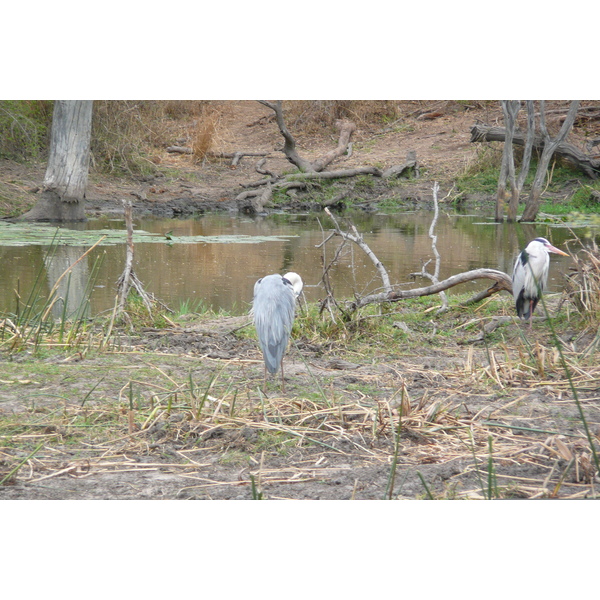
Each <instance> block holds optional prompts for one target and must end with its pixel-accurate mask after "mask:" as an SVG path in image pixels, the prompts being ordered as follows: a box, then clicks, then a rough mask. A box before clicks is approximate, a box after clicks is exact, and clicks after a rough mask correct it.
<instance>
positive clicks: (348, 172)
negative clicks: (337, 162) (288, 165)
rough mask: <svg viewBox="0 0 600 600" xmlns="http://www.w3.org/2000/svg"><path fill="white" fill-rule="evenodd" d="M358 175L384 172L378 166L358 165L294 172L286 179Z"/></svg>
mask: <svg viewBox="0 0 600 600" xmlns="http://www.w3.org/2000/svg"><path fill="white" fill-rule="evenodd" d="M357 175H375V176H376V177H381V176H382V172H381V171H380V170H379V169H378V168H377V167H356V168H355V169H342V170H340V171H322V172H321V173H316V172H310V173H292V174H291V175H288V176H287V177H286V179H287V180H288V181H296V180H298V179H342V178H343V177H356V176H357Z"/></svg>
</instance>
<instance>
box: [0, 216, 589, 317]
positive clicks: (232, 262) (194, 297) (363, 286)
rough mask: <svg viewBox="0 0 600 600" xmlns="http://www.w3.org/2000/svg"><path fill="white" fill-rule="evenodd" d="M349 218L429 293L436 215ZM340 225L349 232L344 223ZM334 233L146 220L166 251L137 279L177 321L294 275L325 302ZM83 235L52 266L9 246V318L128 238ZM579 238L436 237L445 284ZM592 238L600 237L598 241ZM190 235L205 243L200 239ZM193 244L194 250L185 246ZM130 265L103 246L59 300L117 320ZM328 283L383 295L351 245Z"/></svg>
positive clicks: (139, 255) (141, 267)
mask: <svg viewBox="0 0 600 600" xmlns="http://www.w3.org/2000/svg"><path fill="white" fill-rule="evenodd" d="M351 218H352V222H353V223H354V224H355V225H356V227H357V229H358V231H359V232H360V233H361V234H362V235H363V238H364V241H365V242H366V243H367V244H368V245H369V247H370V248H371V250H372V251H373V252H374V253H375V255H376V256H377V257H378V258H379V260H380V261H381V262H382V263H383V265H384V266H385V268H386V269H387V271H388V273H389V275H390V280H391V281H392V283H394V284H406V285H407V286H411V287H421V286H424V285H428V284H429V281H428V280H426V279H424V278H422V277H417V278H416V279H414V278H412V277H411V273H415V272H418V271H420V270H421V268H422V266H423V265H424V264H425V263H426V262H427V261H428V260H430V259H434V254H433V252H432V247H431V239H430V237H429V228H430V225H431V222H432V218H433V213H432V212H429V211H418V212H403V213H399V214H388V215H384V214H377V215H367V214H364V213H357V214H352V215H351ZM338 219H339V222H340V224H344V219H343V217H339V218H338ZM331 226H332V224H331V222H330V221H329V219H328V217H326V216H325V215H314V214H295V215H290V214H274V215H270V216H267V217H256V218H250V217H243V216H237V215H236V216H231V215H223V214H211V215H205V216H202V217H199V218H196V219H188V220H173V219H155V218H152V219H150V218H149V219H138V220H136V221H135V230H136V232H141V231H146V232H149V233H153V234H158V236H159V239H160V241H159V242H158V243H157V242H156V238H154V239H155V241H154V243H146V242H137V243H136V244H135V261H134V271H135V273H136V275H137V277H138V278H139V279H140V280H141V282H142V283H143V284H144V286H145V288H146V290H147V291H149V292H152V293H153V294H154V295H155V296H156V297H157V298H158V299H160V300H161V301H162V302H164V303H165V304H166V305H168V306H169V307H171V308H173V309H175V310H178V309H179V308H180V306H181V305H182V303H184V302H187V303H188V306H190V307H192V308H194V307H197V306H198V305H199V304H200V303H201V304H203V305H204V306H207V307H210V308H212V309H215V310H218V309H220V308H222V309H224V310H226V311H231V312H233V313H235V314H243V313H246V312H247V311H248V310H249V308H250V303H251V300H252V292H253V287H254V283H255V281H256V280H257V279H258V278H259V277H262V276H264V275H268V274H270V273H281V274H283V273H285V272H286V271H296V272H297V273H299V274H300V275H301V276H302V278H303V279H304V282H305V295H306V299H307V300H308V301H309V302H310V301H315V300H317V299H319V298H322V297H323V295H324V292H323V288H322V287H321V286H320V284H319V282H320V280H321V276H322V273H323V264H324V263H325V264H328V263H329V262H330V261H331V259H332V258H333V257H334V255H335V254H336V252H338V251H339V247H340V244H341V240H340V238H339V237H334V238H332V239H331V240H329V241H328V242H327V243H326V244H325V246H324V247H319V245H321V244H322V242H323V240H324V239H325V238H326V237H327V236H328V235H329V232H330V231H331ZM78 228H79V229H81V228H84V229H85V230H86V236H87V240H88V241H86V242H85V243H82V244H81V245H80V246H79V245H72V244H71V245H60V244H59V245H58V246H56V247H55V248H54V249H53V251H54V250H55V251H54V254H53V256H52V258H50V256H49V247H48V245H47V244H45V245H44V244H40V243H35V242H34V243H31V244H26V245H18V246H15V245H11V244H9V243H3V241H2V237H1V236H0V312H1V313H7V312H8V313H14V312H15V310H16V306H17V295H18V296H19V297H20V300H19V302H20V304H21V306H22V304H23V302H24V301H25V300H26V298H27V296H28V294H29V292H30V290H31V289H32V288H33V287H34V286H35V282H36V281H38V282H39V285H40V289H41V290H42V292H43V293H45V294H47V293H48V291H49V290H50V289H51V287H52V286H53V285H54V283H55V282H56V281H57V279H58V278H59V277H60V275H61V274H62V273H63V272H64V271H65V269H66V268H67V267H68V266H69V265H71V264H73V263H74V262H75V261H76V260H77V259H78V258H79V257H80V256H81V255H82V254H83V252H85V250H86V249H87V248H89V247H90V245H91V244H92V243H93V242H91V243H90V241H89V240H90V239H94V232H99V231H100V230H106V229H113V230H114V229H117V230H120V229H124V223H123V222H122V221H120V220H107V219H102V220H91V221H89V222H88V223H86V224H85V225H83V226H78ZM573 231H574V233H576V234H577V235H579V236H584V235H586V234H589V233H590V232H589V231H587V230H583V229H581V230H569V229H567V228H561V227H555V226H552V227H551V226H549V225H547V224H535V225H532V224H527V225H521V224H506V223H504V224H496V223H494V222H493V221H492V220H491V219H490V218H485V217H482V216H478V215H458V214H447V213H440V216H439V219H438V222H437V225H436V228H435V234H436V235H437V248H438V251H439V253H440V255H441V263H440V274H439V278H440V280H441V279H445V278H446V277H449V276H451V275H454V274H456V273H460V272H462V271H467V270H471V269H477V268H484V267H485V268H492V269H499V270H501V271H504V272H506V273H508V274H509V275H510V274H511V272H512V265H513V263H514V260H515V257H516V255H517V254H518V252H519V251H520V249H521V248H523V247H524V246H525V245H526V244H527V242H528V241H529V240H531V239H533V238H534V237H537V236H544V237H547V238H548V239H549V240H550V241H551V242H552V243H553V244H554V245H556V246H558V247H560V248H565V242H567V241H568V240H572V239H573ZM592 233H593V234H594V235H596V236H598V235H599V232H598V231H595V232H592ZM192 236H204V237H202V238H201V239H198V238H197V237H193V239H192ZM97 238H98V239H99V238H100V233H98V234H97ZM174 238H175V239H174ZM186 240H189V241H188V242H187V243H182V242H185V241H186ZM573 248H575V245H573ZM124 262H125V245H124V244H123V243H120V244H113V245H101V246H98V247H97V248H95V249H94V250H93V251H92V252H91V253H90V254H89V255H88V256H86V257H85V258H84V259H82V260H81V261H80V262H79V263H78V264H77V266H76V268H75V269H74V270H73V273H72V275H71V276H70V278H63V280H62V287H61V288H60V293H61V294H62V295H63V296H68V298H69V304H70V305H71V306H72V307H74V306H76V305H77V304H78V303H79V300H80V298H81V297H82V295H83V294H84V293H85V290H86V288H87V286H90V287H91V286H93V292H92V294H91V305H90V309H89V310H90V313H91V314H98V313H100V312H102V311H107V310H110V309H112V307H113V306H114V300H115V289H116V281H117V279H118V278H119V275H120V274H121V273H122V272H123V268H124ZM570 264H571V259H570V258H568V257H562V256H557V255H552V256H551V268H550V278H549V289H550V290H553V291H558V290H560V289H561V288H562V286H563V284H564V278H563V275H562V274H563V273H564V272H566V270H567V269H568V267H569V265H570ZM96 268H97V273H96V275H95V276H93V274H94V271H95V269H96ZM434 268H435V261H434V260H432V262H431V263H430V264H429V266H428V267H427V269H428V271H429V272H431V273H433V270H434ZM330 277H331V281H332V284H333V288H334V292H335V295H336V297H337V298H344V297H351V296H353V295H354V294H355V293H358V294H365V293H367V292H373V291H375V290H377V289H378V288H379V287H380V286H381V280H380V278H379V275H378V272H377V270H376V269H375V268H374V266H373V264H372V263H371V261H370V260H369V259H368V258H367V257H366V255H365V254H364V253H363V252H362V250H360V249H359V248H358V246H356V245H354V244H348V243H347V244H345V245H344V247H343V248H342V249H341V251H339V254H338V257H337V261H336V265H335V267H334V268H332V269H331V271H330ZM67 280H68V293H67V288H66V284H67ZM489 284H490V282H489V281H482V282H475V283H468V284H464V285H462V286H459V287H457V288H455V291H457V292H471V291H473V292H475V291H478V290H480V289H483V288H484V287H486V286H488V285H489ZM449 293H450V294H452V293H453V290H451V291H450V292H449Z"/></svg>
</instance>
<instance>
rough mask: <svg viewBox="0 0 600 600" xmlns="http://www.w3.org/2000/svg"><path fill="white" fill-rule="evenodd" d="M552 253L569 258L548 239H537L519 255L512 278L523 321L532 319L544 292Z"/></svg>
mask: <svg viewBox="0 0 600 600" xmlns="http://www.w3.org/2000/svg"><path fill="white" fill-rule="evenodd" d="M550 252H553V253H554V254H561V255H562V256H569V255H568V254H567V253H566V252H563V251H562V250H559V249H558V248H555V247H554V246H553V245H552V244H551V243H550V242H549V241H548V240H547V239H546V238H543V237H539V238H535V239H534V240H532V241H531V242H529V244H527V246H526V247H525V249H524V250H522V251H521V252H520V253H519V256H518V257H517V260H516V262H515V267H514V269H513V276H512V288H513V297H514V299H515V306H516V308H517V315H519V317H520V318H521V319H525V320H527V319H529V327H530V328H531V319H532V317H533V311H534V310H535V307H536V306H537V303H538V302H539V300H540V298H541V296H542V292H543V291H544V288H545V287H546V283H547V282H548V268H549V267H550V254H549V253H550Z"/></svg>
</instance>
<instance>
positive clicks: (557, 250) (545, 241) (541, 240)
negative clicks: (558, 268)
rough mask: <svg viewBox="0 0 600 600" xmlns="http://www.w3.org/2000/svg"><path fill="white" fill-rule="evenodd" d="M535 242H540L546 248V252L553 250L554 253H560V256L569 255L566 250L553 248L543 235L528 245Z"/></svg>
mask: <svg viewBox="0 0 600 600" xmlns="http://www.w3.org/2000/svg"><path fill="white" fill-rule="evenodd" d="M536 242H537V243H538V244H541V245H542V246H543V247H544V248H545V249H546V251H547V252H553V253H554V254H561V255H562V256H569V255H568V254H567V253H566V252H563V251H562V250H559V249H558V248H555V247H554V246H553V245H552V244H551V243H550V242H549V241H548V240H547V239H546V238H543V237H539V238H535V240H533V241H531V242H529V245H531V244H534V243H536Z"/></svg>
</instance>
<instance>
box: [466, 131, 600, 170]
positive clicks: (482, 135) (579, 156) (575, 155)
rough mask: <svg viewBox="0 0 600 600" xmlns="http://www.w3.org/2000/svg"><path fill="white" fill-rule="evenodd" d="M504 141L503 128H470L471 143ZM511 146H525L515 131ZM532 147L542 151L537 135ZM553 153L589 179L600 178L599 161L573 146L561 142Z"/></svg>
mask: <svg viewBox="0 0 600 600" xmlns="http://www.w3.org/2000/svg"><path fill="white" fill-rule="evenodd" d="M505 140H506V130H505V129H504V127H491V126H489V125H482V124H479V123H477V124H475V125H473V127H471V142H504V141H505ZM513 144H515V145H517V146H524V145H525V137H524V136H523V134H522V133H519V132H517V131H515V133H514V135H513ZM533 147H534V148H535V149H536V150H538V151H539V150H543V149H544V138H543V137H542V136H539V135H537V136H535V138H534V140H533ZM554 153H555V154H556V155H558V156H560V157H561V158H564V159H565V160H568V161H569V162H571V163H573V164H574V165H575V166H576V167H577V168H578V169H580V170H581V171H583V172H584V173H585V174H586V175H587V176H588V177H590V178H591V179H598V178H599V177H600V160H597V159H594V158H592V157H591V156H588V155H586V154H584V153H583V152H581V150H579V148H577V147H576V146H574V145H573V144H569V143H567V142H561V143H560V144H559V145H558V146H557V148H556V150H555V152H554Z"/></svg>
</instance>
